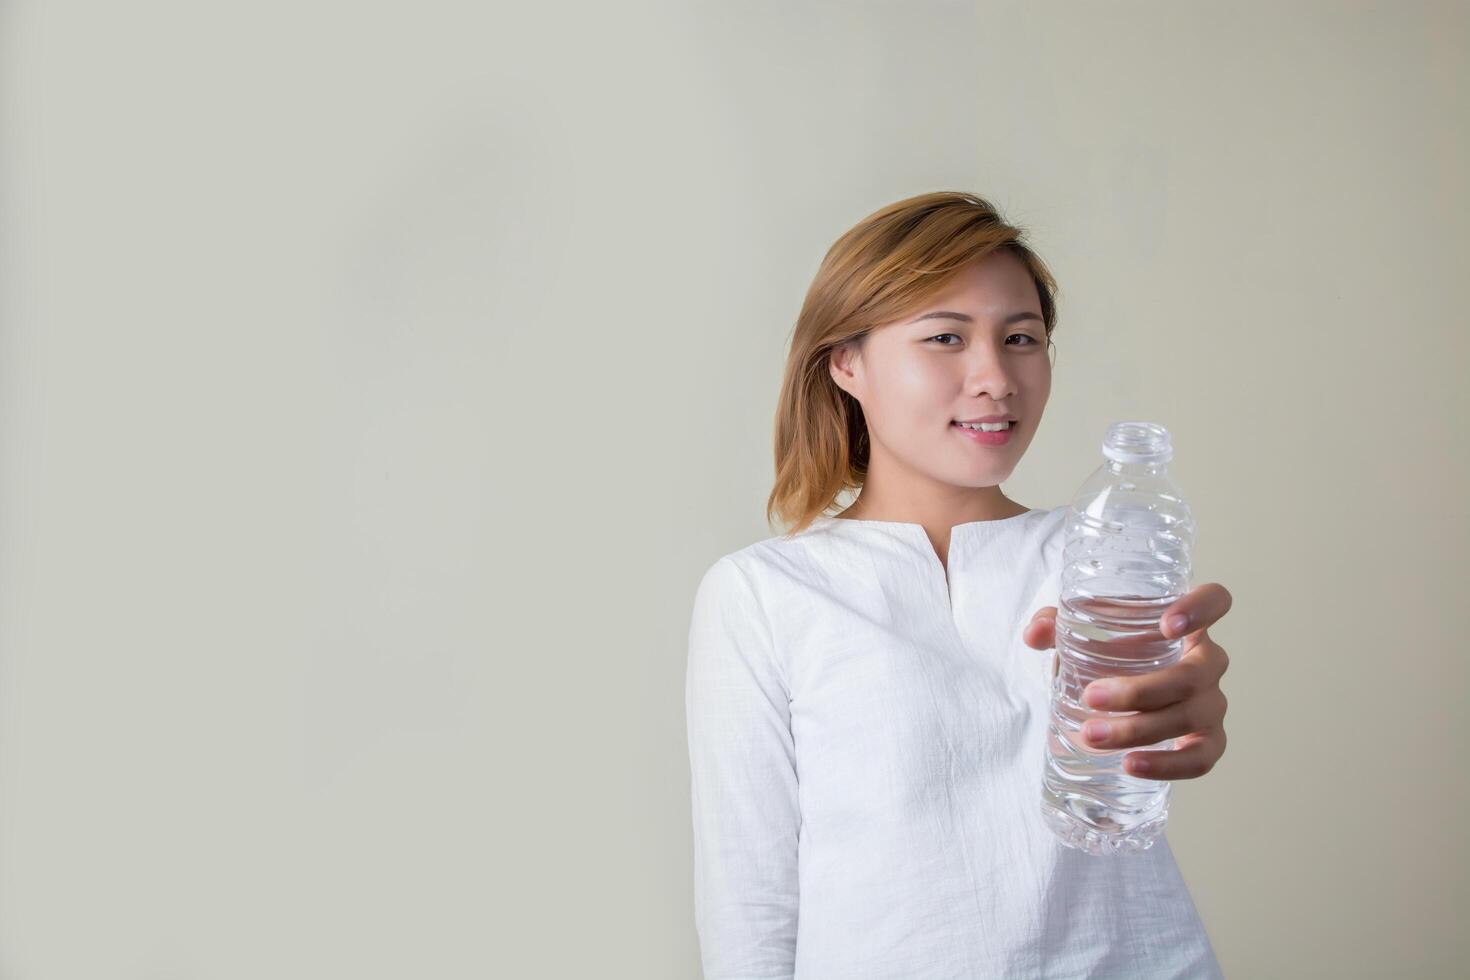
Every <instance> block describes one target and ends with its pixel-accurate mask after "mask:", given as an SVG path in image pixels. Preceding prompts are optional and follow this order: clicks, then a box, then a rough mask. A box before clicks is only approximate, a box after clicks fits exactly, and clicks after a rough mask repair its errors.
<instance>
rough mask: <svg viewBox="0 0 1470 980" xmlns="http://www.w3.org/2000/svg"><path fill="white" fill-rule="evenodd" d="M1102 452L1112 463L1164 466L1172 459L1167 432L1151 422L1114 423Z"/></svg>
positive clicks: (1110, 427) (1109, 429) (1171, 448)
mask: <svg viewBox="0 0 1470 980" xmlns="http://www.w3.org/2000/svg"><path fill="white" fill-rule="evenodd" d="M1102 451H1103V455H1104V456H1106V457H1107V458H1108V459H1111V460H1113V461H1114V462H1116V463H1167V462H1168V461H1169V460H1171V459H1173V458H1174V446H1173V444H1172V443H1171V442H1170V440H1169V430H1168V429H1166V428H1164V427H1163V426H1162V425H1159V424H1157V423H1155V422H1114V423H1113V424H1112V425H1110V426H1109V427H1108V434H1107V437H1106V438H1104V439H1103V446H1102Z"/></svg>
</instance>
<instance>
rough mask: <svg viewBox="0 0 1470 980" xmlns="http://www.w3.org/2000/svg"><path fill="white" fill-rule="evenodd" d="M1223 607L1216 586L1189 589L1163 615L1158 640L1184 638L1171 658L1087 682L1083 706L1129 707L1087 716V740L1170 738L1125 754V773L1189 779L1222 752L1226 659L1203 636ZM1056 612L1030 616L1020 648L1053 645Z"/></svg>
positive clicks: (1123, 743) (1120, 743)
mask: <svg viewBox="0 0 1470 980" xmlns="http://www.w3.org/2000/svg"><path fill="white" fill-rule="evenodd" d="M1230 605H1231V597H1230V592H1229V591H1228V590H1227V589H1226V588H1225V586H1223V585H1220V584H1218V583H1214V582H1211V583H1208V584H1206V585H1201V586H1199V587H1197V588H1195V589H1192V590H1190V591H1189V592H1187V593H1186V594H1184V595H1183V596H1180V597H1179V599H1178V600H1177V601H1176V602H1175V603H1174V604H1173V605H1171V606H1169V608H1168V609H1166V610H1165V611H1164V616H1163V635H1164V638H1165V639H1170V640H1174V639H1178V638H1179V637H1181V636H1182V637H1185V640H1184V644H1185V646H1184V652H1183V653H1182V654H1180V657H1179V660H1178V661H1177V662H1176V663H1173V664H1171V665H1169V666H1168V667H1163V668H1160V669H1159V670H1155V671H1152V672H1150V673H1147V674H1142V675H1139V676H1137V677H1109V678H1104V679H1100V680H1096V681H1093V682H1092V683H1091V684H1089V685H1087V687H1086V688H1085V689H1084V692H1083V701H1084V702H1085V703H1086V705H1087V706H1088V707H1089V708H1097V709H1100V710H1103V711H1104V712H1115V711H1133V712H1136V714H1131V715H1126V716H1123V717H1105V718H1103V717H1100V718H1099V719H1096V720H1093V721H1089V722H1088V723H1087V724H1086V725H1085V726H1083V734H1084V736H1086V738H1087V741H1088V744H1089V745H1091V746H1094V747H1096V748H1100V749H1102V748H1106V749H1112V750H1115V751H1116V750H1118V749H1124V748H1128V747H1130V746H1134V745H1155V744H1157V743H1159V742H1162V741H1163V740H1165V739H1168V738H1174V737H1178V738H1179V741H1178V742H1176V743H1175V746H1176V747H1175V748H1174V749H1173V750H1172V751H1157V752H1133V753H1130V754H1129V755H1128V756H1126V757H1125V760H1124V761H1125V764H1126V766H1127V768H1128V771H1129V772H1130V773H1132V774H1135V775H1139V776H1147V777H1148V778H1149V779H1160V780H1162V779H1194V778H1196V777H1198V776H1203V775H1204V774H1205V773H1207V772H1209V771H1210V770H1211V769H1213V768H1214V767H1215V763H1217V762H1219V761H1220V757H1221V756H1222V755H1223V754H1224V753H1225V709H1226V707H1227V701H1226V698H1225V693H1224V692H1223V691H1221V690H1220V677H1221V675H1222V674H1224V673H1225V670H1226V668H1227V667H1229V665H1230V658H1229V656H1227V655H1226V653H1225V648H1224V647H1222V646H1220V645H1219V644H1218V643H1216V642H1215V641H1214V640H1212V639H1210V636H1209V632H1208V630H1209V627H1211V626H1213V625H1214V624H1215V623H1217V622H1219V620H1220V618H1221V617H1222V616H1224V615H1225V614H1226V613H1227V612H1229V611H1230ZM1056 615H1057V607H1056V606H1044V607H1042V608H1041V609H1038V610H1037V611H1036V612H1035V613H1034V614H1033V615H1032V617H1031V621H1030V622H1029V623H1027V624H1026V627H1025V629H1023V630H1022V631H1021V638H1022V640H1024V641H1025V643H1026V645H1027V646H1029V647H1032V648H1033V649H1036V650H1049V649H1051V648H1052V647H1053V646H1054V645H1055V643H1056ZM1175 615H1183V616H1185V617H1186V618H1187V620H1188V622H1187V623H1186V624H1185V625H1184V626H1183V627H1176V626H1174V625H1173V621H1172V617H1173V616H1175ZM1103 698H1105V700H1104V699H1103ZM1100 721H1102V722H1104V723H1105V724H1106V725H1107V726H1108V733H1107V735H1106V736H1104V737H1101V738H1098V737H1093V734H1092V731H1091V729H1092V727H1093V725H1095V724H1098V723H1099V722H1100ZM1140 763H1142V765H1143V766H1144V767H1146V768H1143V767H1140Z"/></svg>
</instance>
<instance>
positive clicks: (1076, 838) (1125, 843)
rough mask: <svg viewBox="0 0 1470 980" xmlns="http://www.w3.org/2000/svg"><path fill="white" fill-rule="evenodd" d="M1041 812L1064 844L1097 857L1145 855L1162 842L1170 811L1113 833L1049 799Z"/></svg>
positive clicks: (1043, 803) (1042, 806) (1042, 805)
mask: <svg viewBox="0 0 1470 980" xmlns="http://www.w3.org/2000/svg"><path fill="white" fill-rule="evenodd" d="M1041 815H1042V818H1043V819H1044V820H1045V821H1046V825H1047V827H1049V828H1050V829H1051V832H1052V833H1053V834H1054V835H1055V836H1056V837H1057V839H1058V840H1060V841H1061V842H1062V843H1063V844H1065V845H1066V846H1068V847H1071V848H1075V849H1076V850H1079V851H1083V852H1085V853H1087V854H1092V855H1095V856H1097V857H1106V856H1109V855H1113V854H1122V855H1126V854H1142V853H1143V852H1144V851H1147V850H1148V849H1149V848H1151V847H1153V846H1154V844H1155V843H1156V842H1157V841H1158V839H1159V836H1160V835H1161V834H1162V833H1163V832H1164V825H1165V823H1167V822H1168V817H1169V814H1168V811H1167V810H1166V811H1165V812H1164V813H1162V814H1160V815H1159V816H1158V817H1156V818H1154V819H1153V820H1150V821H1148V822H1147V823H1142V824H1139V825H1138V826H1136V827H1130V828H1128V829H1127V830H1121V829H1120V830H1118V831H1115V832H1111V833H1110V832H1106V831H1103V830H1099V829H1098V828H1097V827H1094V826H1092V825H1091V824H1088V823H1087V822H1086V821H1084V820H1082V819H1081V818H1079V817H1077V816H1076V815H1074V814H1071V813H1066V812H1063V811H1061V810H1058V809H1057V808H1056V807H1054V806H1052V805H1050V804H1049V803H1046V802H1042V804H1041Z"/></svg>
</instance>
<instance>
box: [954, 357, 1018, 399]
mask: <svg viewBox="0 0 1470 980" xmlns="http://www.w3.org/2000/svg"><path fill="white" fill-rule="evenodd" d="M966 356H967V357H968V358H969V361H968V363H967V364H966V365H965V369H966V373H965V391H966V393H968V394H969V395H971V396H975V395H980V394H986V395H989V396H990V398H991V400H992V401H996V402H999V401H1003V400H1004V399H1007V398H1010V397H1012V396H1014V395H1015V394H1016V376H1015V373H1014V370H1013V368H1012V367H1011V366H1009V365H1007V364H1006V357H1005V354H1004V352H1003V351H1001V350H998V349H997V348H996V346H995V345H994V344H975V345H974V346H973V347H971V348H970V351H969V352H967V355H966Z"/></svg>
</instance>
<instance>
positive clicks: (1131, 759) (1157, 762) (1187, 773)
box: [1123, 728, 1226, 779]
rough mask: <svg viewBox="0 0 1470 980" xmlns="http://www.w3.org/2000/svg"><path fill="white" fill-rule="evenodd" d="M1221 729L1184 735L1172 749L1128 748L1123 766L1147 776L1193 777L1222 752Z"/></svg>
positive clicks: (1201, 774)
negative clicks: (1141, 750) (1131, 749)
mask: <svg viewBox="0 0 1470 980" xmlns="http://www.w3.org/2000/svg"><path fill="white" fill-rule="evenodd" d="M1225 742H1226V739H1225V729H1223V728H1220V729H1217V730H1216V731H1213V732H1199V733H1195V734H1191V735H1185V736H1183V737H1182V738H1180V739H1179V740H1178V741H1177V742H1175V743H1174V744H1175V745H1176V746H1177V748H1175V749H1173V750H1168V749H1161V750H1155V751H1152V752H1129V753H1128V754H1127V755H1125V756H1124V757H1123V768H1124V769H1125V770H1127V771H1128V772H1129V773H1132V774H1133V775H1135V776H1143V777H1145V778H1147V779H1195V778H1198V777H1200V776H1203V775H1204V774H1205V773H1207V772H1209V771H1210V770H1211V769H1213V768H1215V763H1217V762H1219V761H1220V757H1221V756H1222V755H1224V754H1225Z"/></svg>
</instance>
